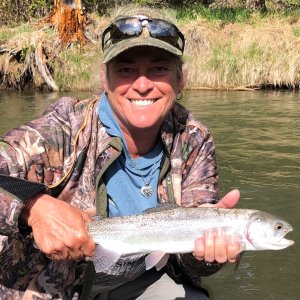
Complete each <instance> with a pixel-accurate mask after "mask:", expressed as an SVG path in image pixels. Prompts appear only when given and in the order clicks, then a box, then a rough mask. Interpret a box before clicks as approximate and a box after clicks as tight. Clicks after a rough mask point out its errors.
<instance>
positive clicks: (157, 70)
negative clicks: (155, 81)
mask: <svg viewBox="0 0 300 300" xmlns="http://www.w3.org/2000/svg"><path fill="white" fill-rule="evenodd" d="M153 72H155V73H157V74H161V75H163V74H166V73H167V72H168V69H167V68H166V67H163V66H157V67H154V68H153Z"/></svg>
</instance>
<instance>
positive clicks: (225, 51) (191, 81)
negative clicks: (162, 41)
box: [0, 14, 300, 91]
mask: <svg viewBox="0 0 300 300" xmlns="http://www.w3.org/2000/svg"><path fill="white" fill-rule="evenodd" d="M88 20H89V22H88V26H87V28H86V29H87V30H86V35H87V37H88V38H89V39H90V40H91V43H89V44H87V45H85V46H84V47H83V49H80V48H79V45H76V44H73V45H72V47H70V48H68V49H60V48H59V47H58V44H59V43H58V41H57V34H56V31H55V30H54V29H51V28H47V29H44V30H36V29H35V26H34V24H24V25H22V26H19V27H16V28H0V88H1V89H39V90H48V89H49V86H51V84H52V85H53V86H56V87H57V88H58V89H59V90H60V91H83V90H86V91H97V90H99V89H100V88H101V82H100V78H99V66H100V63H101V56H102V54H101V32H102V30H103V28H105V26H106V25H107V24H108V23H109V22H110V19H109V18H104V17H99V16H96V15H89V16H88ZM178 22H179V25H180V28H181V29H182V31H183V33H184V35H185V37H186V39H187V43H186V54H185V57H184V58H185V61H186V66H187V67H186V69H187V70H188V79H187V85H186V87H187V88H188V89H225V90H227V89H245V90H246V89H262V88H276V89H282V88H289V89H295V90H299V87H300V16H299V15H298V16H297V15H291V16H279V15H273V16H272V15H269V16H267V17H266V16H265V17H262V16H260V15H259V14H257V15H255V14H253V15H252V17H251V18H249V19H247V20H245V21H243V22H224V21H221V20H213V21H209V20H207V19H204V18H202V17H194V18H191V19H189V18H182V19H180V20H179V21H178ZM49 80H53V82H48V81H49Z"/></svg>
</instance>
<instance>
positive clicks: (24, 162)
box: [0, 7, 240, 299]
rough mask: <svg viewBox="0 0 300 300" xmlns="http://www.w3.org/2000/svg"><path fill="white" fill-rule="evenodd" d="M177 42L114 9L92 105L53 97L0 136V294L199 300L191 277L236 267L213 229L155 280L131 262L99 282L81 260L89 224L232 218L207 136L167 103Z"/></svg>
mask: <svg viewBox="0 0 300 300" xmlns="http://www.w3.org/2000/svg"><path fill="white" fill-rule="evenodd" d="M184 43H185V41H184V36H183V34H182V33H181V32H180V31H179V29H178V28H177V27H176V26H175V25H174V24H173V23H172V21H171V20H169V19H168V17H166V16H164V15H162V13H161V12H159V11H156V10H151V9H148V8H132V7H129V8H125V9H122V11H121V12H120V13H119V14H118V15H117V17H116V18H115V19H114V21H113V22H112V23H111V24H110V26H109V27H108V28H106V30H105V31H104V33H103V37H102V47H103V63H104V66H105V68H104V71H103V74H102V79H103V84H104V92H103V93H102V95H101V97H100V99H99V97H93V98H91V99H89V100H86V101H79V100H77V99H73V98H61V99H60V100H58V101H57V102H56V103H54V104H53V105H51V106H50V107H49V108H48V109H47V110H46V112H45V113H44V115H43V116H42V117H41V118H40V119H37V120H34V121H32V122H29V123H28V124H26V125H23V126H19V127H18V128H16V129H13V130H12V131H10V132H8V133H7V134H6V135H4V136H3V137H2V139H1V143H0V173H1V174H4V175H8V176H9V177H2V183H4V181H5V182H6V184H2V189H1V190H0V201H1V202H0V203H1V208H2V209H1V212H0V228H1V229H0V230H1V232H0V233H1V240H2V245H3V246H2V251H1V262H2V263H1V266H2V267H0V268H1V269H2V270H1V272H0V274H1V275H0V279H1V289H0V294H1V295H2V294H3V295H4V296H7V297H8V298H12V297H16V298H18V299H77V298H78V297H79V296H80V295H81V297H82V299H88V298H89V299H106V298H107V299H132V298H136V299H173V298H177V297H181V298H183V299H207V295H206V293H205V291H203V290H201V289H200V278H201V276H207V275H210V274H213V273H215V272H216V271H218V270H219V269H220V268H221V266H222V264H223V263H225V262H227V261H229V262H235V260H236V257H237V255H238V253H239V250H240V245H239V243H238V242H237V240H236V238H235V237H226V236H225V234H224V232H223V231H222V230H217V231H216V232H214V231H208V232H206V233H205V235H204V236H199V238H198V239H197V240H196V241H195V251H194V253H193V254H185V255H176V256H174V257H173V258H172V260H170V261H169V262H168V264H167V266H166V267H165V268H164V269H163V270H162V271H159V272H158V271H156V270H154V269H152V270H149V271H145V265H144V257H143V256H141V255H140V256H131V257H123V258H121V260H120V262H118V263H117V264H116V267H114V268H113V269H112V270H109V271H108V272H107V273H105V274H104V273H100V274H94V271H93V265H92V263H91V262H89V263H87V262H86V260H85V258H88V257H92V256H93V255H94V252H95V244H94V242H93V240H92V239H91V237H90V236H89V235H88V232H87V229H86V222H89V221H90V220H91V219H90V217H91V216H93V215H95V214H100V215H102V216H104V217H107V216H108V217H114V216H120V215H131V214H139V213H141V212H142V211H144V210H145V209H147V208H151V207H155V206H157V204H158V203H166V202H175V203H177V204H178V205H181V206H184V207H190V206H201V205H206V206H208V205H209V206H215V207H227V208H231V207H233V206H234V205H235V204H236V202H237V201H238V199H239V192H238V191H237V190H235V191H232V192H231V193H229V194H227V195H226V196H225V197H224V198H223V199H222V200H220V201H219V202H218V175H217V168H216V161H215V147H214V143H213V140H212V137H211V135H210V132H209V130H208V129H207V127H205V126H204V125H203V124H202V123H200V122H198V121H196V120H194V119H193V116H192V114H191V113H190V112H189V111H187V110H186V109H185V108H184V107H182V106H181V105H180V104H178V103H177V102H176V99H177V98H180V95H181V92H182V89H183V87H184V78H183V72H182V64H183V62H182V55H183V51H184ZM12 177H14V179H13V178H12ZM16 178H19V179H25V180H26V184H25V185H22V184H23V181H20V180H18V179H16ZM4 179H5V180H4ZM13 180H14V181H13ZM12 181H13V182H14V184H10V182H12ZM36 183H42V184H41V185H37V184H36ZM16 184H17V185H16ZM12 186H14V187H16V186H22V188H24V186H26V189H27V187H29V186H30V187H32V189H29V191H27V190H26V191H27V192H26V193H25V194H24V193H19V192H18V191H16V190H17V188H12ZM36 187H37V189H36ZM23 190H24V189H23ZM32 190H33V192H32ZM31 232H32V234H31ZM7 270H9V271H7ZM195 286H196V287H197V288H195Z"/></svg>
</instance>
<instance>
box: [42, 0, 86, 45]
mask: <svg viewBox="0 0 300 300" xmlns="http://www.w3.org/2000/svg"><path fill="white" fill-rule="evenodd" d="M86 21H87V19H86V15H85V13H84V11H83V10H82V5H81V0H54V6H53V9H52V11H51V12H50V14H49V15H48V16H47V17H46V18H45V19H43V20H41V21H40V22H39V23H38V27H39V28H43V27H45V26H54V27H56V28H57V29H58V34H59V38H60V41H61V43H62V44H63V45H64V46H68V45H70V44H71V43H73V42H76V41H78V42H79V43H80V46H81V47H82V46H83V45H84V44H85V43H87V42H90V41H89V39H88V38H87V37H86V36H85V35H84V28H85V26H86Z"/></svg>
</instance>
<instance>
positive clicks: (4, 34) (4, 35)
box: [0, 24, 34, 42]
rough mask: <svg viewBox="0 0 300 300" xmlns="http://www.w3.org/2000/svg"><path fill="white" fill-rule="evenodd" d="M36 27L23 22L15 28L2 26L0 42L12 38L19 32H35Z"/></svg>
mask: <svg viewBox="0 0 300 300" xmlns="http://www.w3.org/2000/svg"><path fill="white" fill-rule="evenodd" d="M33 31H34V29H33V28H32V26H31V25H29V24H23V25H20V26H17V27H14V28H6V27H2V28H0V42H5V41H8V40H10V39H12V38H13V37H14V36H16V35H18V34H23V33H27V32H33Z"/></svg>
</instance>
